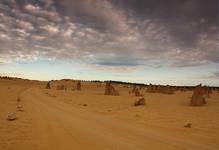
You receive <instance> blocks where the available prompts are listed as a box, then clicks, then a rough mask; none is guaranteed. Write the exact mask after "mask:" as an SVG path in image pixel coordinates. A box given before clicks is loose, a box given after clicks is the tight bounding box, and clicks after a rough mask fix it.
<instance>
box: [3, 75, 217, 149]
mask: <svg viewBox="0 0 219 150" xmlns="http://www.w3.org/2000/svg"><path fill="white" fill-rule="evenodd" d="M46 84H47V82H40V81H31V80H22V79H12V80H8V79H0V150H73V149H74V150H160V149H165V150H181V149H182V150H185V149H188V150H218V149H219V93H218V92H216V91H213V93H212V94H211V95H210V97H209V98H206V101H207V104H205V105H203V106H200V107H193V106H191V105H190V99H191V96H192V93H193V92H192V91H176V92H174V94H162V93H148V92H146V89H142V90H141V94H142V95H143V97H144V98H145V105H143V106H134V103H135V101H136V100H138V99H139V97H136V96H135V94H133V93H131V92H130V91H131V90H132V86H124V85H121V84H113V87H114V88H115V89H116V90H117V91H118V92H119V94H120V95H119V96H112V95H104V90H105V83H93V82H81V90H80V91H79V90H77V82H72V81H71V80H69V81H65V80H61V81H55V82H52V83H51V89H46V88H45V87H46ZM57 85H64V86H65V88H64V90H56V87H57ZM18 105H19V107H21V106H22V108H23V111H18V109H17V106H18ZM10 113H15V114H16V119H15V120H11V121H10V120H7V115H8V114H10ZM188 123H189V124H191V127H190V128H185V125H186V124H188Z"/></svg>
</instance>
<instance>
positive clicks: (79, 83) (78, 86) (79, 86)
mask: <svg viewBox="0 0 219 150" xmlns="http://www.w3.org/2000/svg"><path fill="white" fill-rule="evenodd" d="M76 89H77V90H78V91H81V81H78V82H77V87H76Z"/></svg>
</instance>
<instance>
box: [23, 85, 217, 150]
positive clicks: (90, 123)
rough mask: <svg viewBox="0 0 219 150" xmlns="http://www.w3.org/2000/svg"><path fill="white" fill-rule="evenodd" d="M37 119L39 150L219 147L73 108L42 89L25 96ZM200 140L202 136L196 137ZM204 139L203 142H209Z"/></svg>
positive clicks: (35, 131)
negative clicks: (47, 94)
mask: <svg viewBox="0 0 219 150" xmlns="http://www.w3.org/2000/svg"><path fill="white" fill-rule="evenodd" d="M21 96H22V99H24V100H25V101H26V103H27V106H26V107H28V111H29V112H31V114H30V115H31V116H32V118H33V127H32V130H33V135H34V139H35V142H36V143H37V145H36V147H35V148H36V149H39V150H46V149H53V150H64V149H75V150H146V149H147V150H150V149H151V150H155V149H162V148H163V149H174V150H176V149H194V150H195V149H199V150H214V149H215V150H216V149H217V148H218V147H217V146H218V145H215V144H214V143H210V144H208V145H206V144H205V143H203V144H201V143H202V142H200V141H199V140H200V138H198V139H197V140H194V139H190V138H192V136H190V135H187V133H180V134H179V133H177V131H176V132H170V133H169V132H168V131H165V130H164V129H154V128H150V127H145V126H141V125H138V124H130V123H127V122H124V121H122V120H118V119H116V118H113V117H110V116H106V115H100V114H96V113H92V112H88V111H86V107H85V108H84V109H81V108H75V107H72V106H70V105H68V104H66V103H64V102H62V101H60V100H59V99H58V98H53V97H49V96H46V95H45V93H43V92H42V91H41V90H40V89H36V88H30V89H28V90H26V91H25V92H23V93H22V95H21ZM196 136H198V135H196ZM207 138H208V137H202V138H201V140H203V141H205V140H209V139H207Z"/></svg>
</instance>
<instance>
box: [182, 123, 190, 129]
mask: <svg viewBox="0 0 219 150" xmlns="http://www.w3.org/2000/svg"><path fill="white" fill-rule="evenodd" d="M184 127H185V128H191V127H192V124H191V123H187V124H186V125H184Z"/></svg>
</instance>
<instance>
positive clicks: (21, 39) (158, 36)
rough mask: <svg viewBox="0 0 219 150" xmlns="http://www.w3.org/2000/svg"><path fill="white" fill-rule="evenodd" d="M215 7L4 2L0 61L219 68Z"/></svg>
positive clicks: (78, 0)
mask: <svg viewBox="0 0 219 150" xmlns="http://www.w3.org/2000/svg"><path fill="white" fill-rule="evenodd" d="M214 2H215V1H214V0H212V1H211V2H209V3H206V2H205V1H200V2H199V3H198V2H197V1H196V0H190V1H187V0H186V1H184V2H182V1H177V2H176V1H173V0H168V1H165V2H164V1H160V0H159V1H157V2H156V3H155V2H154V1H152V0H147V1H146V0H136V1H132V0H126V1H124V0H120V1H114V0H109V1H107V0H105V1H102V0H75V1H72V0H54V1H53V0H45V1H43V0H39V1H34V0H25V1H22V0H15V1H14V2H13V1H6V0H3V1H1V2H0V20H1V22H0V44H1V47H0V53H1V55H0V60H1V58H2V59H3V58H7V60H18V61H19V60H27V61H30V60H33V61H34V60H37V58H38V57H40V56H44V57H47V58H48V59H68V60H75V61H82V62H84V63H88V64H95V65H101V66H115V67H116V66H117V67H120V66H141V65H146V66H147V65H148V66H162V65H166V64H169V65H171V66H174V67H187V66H194V65H202V64H207V63H219V58H218V56H219V51H218V47H219V46H218V44H217V43H219V42H218V34H217V31H218V26H217V21H216V20H215V18H214V17H215V16H216V15H217V13H216V12H215V5H214ZM207 6H208V7H210V8H211V9H209V8H208V7H207ZM165 12H166V13H165ZM15 58H16V59H15ZM157 60H161V61H157ZM165 61H166V64H164V63H163V62H165ZM159 62H160V63H159ZM153 63H154V64H153Z"/></svg>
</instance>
